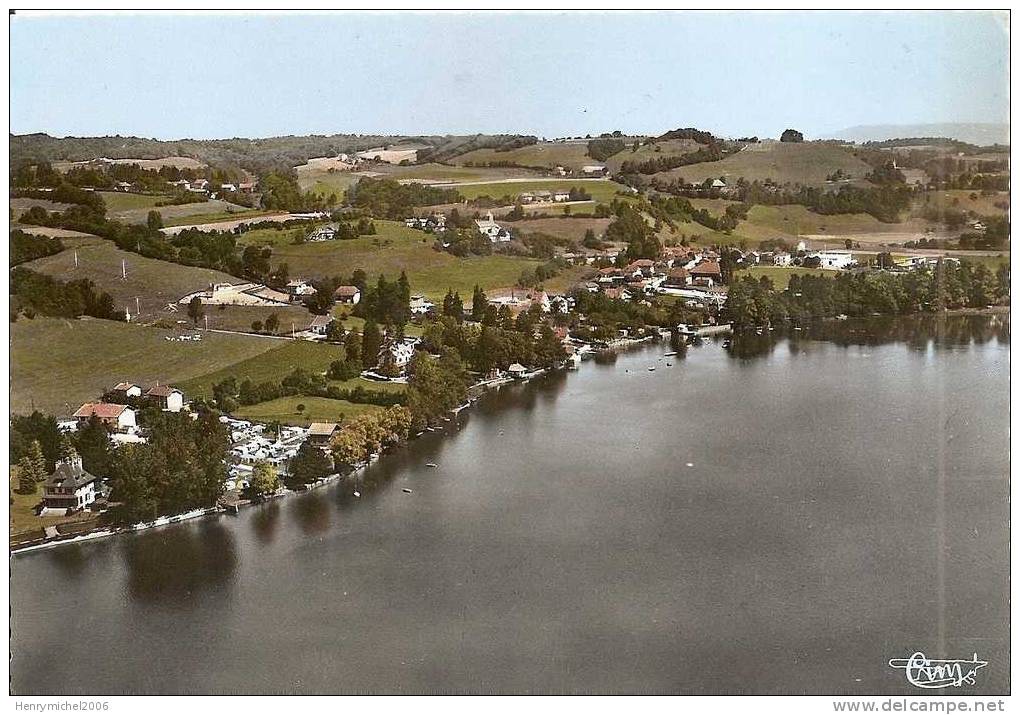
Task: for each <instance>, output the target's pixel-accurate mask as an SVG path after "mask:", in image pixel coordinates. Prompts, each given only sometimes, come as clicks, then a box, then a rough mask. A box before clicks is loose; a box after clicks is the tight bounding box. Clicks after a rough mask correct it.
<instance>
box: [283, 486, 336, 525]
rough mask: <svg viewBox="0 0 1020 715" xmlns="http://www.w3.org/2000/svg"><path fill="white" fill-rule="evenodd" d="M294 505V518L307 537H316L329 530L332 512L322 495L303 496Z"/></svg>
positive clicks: (295, 499) (296, 498) (294, 501)
mask: <svg viewBox="0 0 1020 715" xmlns="http://www.w3.org/2000/svg"><path fill="white" fill-rule="evenodd" d="M293 503H294V506H293V507H292V512H293V514H294V517H295V519H296V520H297V522H298V524H299V525H300V526H301V531H303V532H304V533H305V534H306V535H308V536H315V535H318V534H321V533H323V532H325V531H326V530H327V529H329V523H330V517H331V510H330V508H329V502H328V501H326V499H325V497H324V496H323V495H322V494H318V493H313V494H302V495H300V496H298V497H295V498H294V499H293Z"/></svg>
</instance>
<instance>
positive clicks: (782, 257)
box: [772, 251, 793, 266]
mask: <svg viewBox="0 0 1020 715" xmlns="http://www.w3.org/2000/svg"><path fill="white" fill-rule="evenodd" d="M792 262H793V256H791V255H790V254H789V253H787V252H786V251H776V252H775V253H773V254H772V265H774V266H789V265H790V264H791V263H792Z"/></svg>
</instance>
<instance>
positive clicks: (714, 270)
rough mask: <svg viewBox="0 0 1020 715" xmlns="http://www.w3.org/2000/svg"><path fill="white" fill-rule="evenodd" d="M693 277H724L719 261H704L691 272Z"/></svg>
mask: <svg viewBox="0 0 1020 715" xmlns="http://www.w3.org/2000/svg"><path fill="white" fill-rule="evenodd" d="M690 274H691V275H692V276H718V275H722V269H720V268H719V263H718V262H717V261H704V262H702V263H699V264H698V265H696V266H694V268H692V269H691V270H690Z"/></svg>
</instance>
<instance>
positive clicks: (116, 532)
mask: <svg viewBox="0 0 1020 715" xmlns="http://www.w3.org/2000/svg"><path fill="white" fill-rule="evenodd" d="M654 339H655V337H654V336H648V337H645V338H640V339H630V338H622V339H620V340H617V341H613V345H612V347H610V348H609V349H610V350H617V349H623V348H626V347H632V346H636V345H640V344H643V343H646V342H648V341H651V340H654ZM558 370H566V365H565V364H564V365H559V366H556V367H552V368H539V369H537V370H533V371H531V372H528V373H526V374H525V375H523V376H522V377H520V378H513V377H498V378H493V379H490V380H482V381H480V382H476V383H475V384H473V385H471V386H469V387H468V398H467V400H465V401H464V403H463V404H461V405H458V406H457V407H455V408H453V409H452V410H450V414H451V415H453V416H456V415H459V414H460V413H461V412H462V411H464V410H466V409H468V408H469V407H471V406H472V405H473V404H474V403H475V402H477V401H478V400H479V399H481V398H482V397H483V396H484V395H485V394H486V393H487V392H489V391H490V390H492V389H499V388H500V387H502V386H504V385H511V384H518V383H521V384H523V383H526V382H528V381H530V380H532V379H533V378H536V377H541V376H543V375H547V374H549V373H551V372H554V371H558ZM439 431H442V428H431V427H428V428H426V429H425V430H422V431H421V432H419V433H417V434H414V435H412V436H410V437H408V438H407V439H406V440H402V441H401V442H399V443H397V444H394V445H392V446H390V447H388V448H384V449H383V450H382V451H381V452H378V453H374V454H372V455H370V456H369V458H368V460H367V461H365V462H360V463H358V464H353V465H349V466H350V467H351V469H350V471H347V472H345V473H340V472H337V473H335V474H330V475H327V476H325V477H323V478H322V479H317V480H316V481H314V482H309V483H308V484H305V485H303V488H298V489H290V488H287V487H281V488H280V490H279V491H277V492H275V493H274V494H270V495H268V496H266V497H263V498H262V499H260V500H259V501H257V502H254V501H251V500H248V499H239V500H237V501H233V502H224V501H223V500H222V498H221V500H218V501H217V503H216V504H215V505H214V506H210V507H202V508H199V509H193V510H191V511H188V512H185V513H183V514H176V515H171V516H161V517H159V518H157V519H155V520H153V521H151V522H140V523H138V524H133V525H127V526H104V527H101V528H96V529H93V530H91V531H86V532H83V533H80V534H74V535H73V536H59V535H58V536H51V537H43V538H42V539H34V540H31V541H27V542H22V543H20V544H18V545H17V546H13V545H12V546H11V548H9V550H8V553H9V555H10V556H15V555H18V554H26V553H32V552H36V551H43V550H46V549H53V548H57V547H59V546H63V545H65V544H77V543H82V542H87V541H95V540H97V539H105V538H108V537H112V536H120V535H123V534H131V533H135V532H138V531H146V530H148V529H153V528H156V527H160V526H170V525H172V524H177V523H180V522H183V521H191V520H193V519H198V518H202V517H206V516H212V515H215V514H228V515H232V516H233V515H237V514H239V513H240V511H241V509H242V508H246V507H251V506H258V505H259V504H263V503H265V502H267V501H272V500H275V499H281V498H285V497H289V496H294V495H296V494H303V493H305V492H309V491H313V490H315V489H321V488H323V487H326V486H329V485H331V484H335V483H336V482H341V481H346V480H347V479H349V478H350V477H353V476H356V475H357V474H359V473H360V472H363V471H364V470H365V469H366V468H367V467H368V466H369V465H370V464H372V463H373V462H376V461H378V460H379V459H381V458H382V457H383V456H384V455H385V454H386V453H387V451H390V450H392V449H395V448H397V447H399V446H402V445H403V444H404V443H406V442H409V441H411V440H414V439H418V438H419V437H422V436H424V435H425V434H427V433H429V432H439Z"/></svg>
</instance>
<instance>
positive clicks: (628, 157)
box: [589, 139, 701, 172]
mask: <svg viewBox="0 0 1020 715" xmlns="http://www.w3.org/2000/svg"><path fill="white" fill-rule="evenodd" d="M632 144H633V140H629V141H628V142H627V148H626V149H624V150H623V151H621V152H620V153H619V154H613V155H612V156H611V157H609V158H608V159H606V161H605V164H606V166H608V167H609V169H610V170H611V171H613V172H616V171H619V170H620V166H621V165H622V164H623V162H625V161H648V160H649V159H660V158H663V157H667V156H681V155H683V154H690V153H691V152H693V151H697V150H698V149H700V148H701V144H698V143H697V142H696V141H694V140H693V139H666V140H665V141H660V142H655V143H653V144H643V145H641V146H640V147H638V150H637V151H631V145H632ZM589 163H591V162H589Z"/></svg>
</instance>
